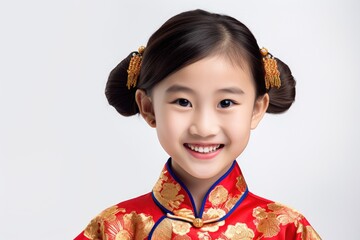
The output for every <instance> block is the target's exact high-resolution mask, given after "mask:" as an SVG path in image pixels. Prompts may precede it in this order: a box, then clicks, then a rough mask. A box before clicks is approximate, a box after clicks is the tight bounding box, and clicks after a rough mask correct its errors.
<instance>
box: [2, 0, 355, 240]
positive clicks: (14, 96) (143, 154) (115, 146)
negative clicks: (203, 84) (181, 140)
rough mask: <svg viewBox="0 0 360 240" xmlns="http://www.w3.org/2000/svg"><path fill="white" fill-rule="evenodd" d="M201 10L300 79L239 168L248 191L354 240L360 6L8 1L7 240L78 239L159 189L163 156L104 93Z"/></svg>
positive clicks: (346, 2) (333, 235) (346, 1)
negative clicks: (106, 213)
mask: <svg viewBox="0 0 360 240" xmlns="http://www.w3.org/2000/svg"><path fill="white" fill-rule="evenodd" d="M5 2H6V3H5ZM194 8H203V9H205V10H209V11H213V12H218V13H225V14H228V15H231V16H233V17H236V18H237V19H239V20H240V21H242V22H244V23H245V24H246V25H247V26H248V27H249V28H250V29H251V30H252V32H253V33H254V34H255V36H256V38H257V40H258V42H259V44H260V46H266V47H267V48H268V49H269V50H270V51H271V52H272V53H273V54H274V55H275V56H277V57H279V58H280V59H282V60H283V61H285V62H286V63H287V64H288V65H289V66H290V67H291V69H292V71H293V74H294V76H295V77H296V79H297V81H298V82H297V83H298V84H297V99H296V102H295V104H294V106H293V107H292V108H291V109H290V111H289V112H287V113H286V114H282V115H278V116H271V115H267V116H266V117H265V119H264V120H263V121H262V123H261V124H260V126H259V127H258V129H257V130H255V131H254V132H253V134H252V138H251V140H250V143H249V145H248V147H247V149H246V151H245V152H244V153H243V154H242V155H241V156H240V157H239V158H238V160H239V163H240V165H241V167H242V169H243V171H244V173H245V176H246V179H247V183H248V185H249V188H250V190H251V191H252V192H254V193H256V194H258V195H260V196H263V197H266V198H269V199H272V200H276V201H279V202H282V203H285V204H287V205H290V206H292V207H295V208H296V209H298V210H299V211H301V212H302V213H303V214H304V215H305V216H306V217H307V219H308V220H309V221H310V222H311V224H312V225H313V226H314V228H315V229H316V230H317V231H318V232H319V234H320V235H321V236H322V237H323V239H356V238H357V237H356V236H358V235H359V234H358V223H359V218H358V216H359V215H360V205H359V203H360V192H359V189H360V188H359V186H358V185H359V183H360V177H359V176H360V174H359V171H360V167H359V161H360V153H359V148H360V144H359V143H360V130H359V124H360V117H359V116H360V107H359V100H358V98H357V95H358V93H359V89H360V79H359V74H360V72H359V69H360V67H359V66H360V60H359V59H360V26H359V25H360V14H359V11H360V2H359V1H356V0H337V1H335V0H330V1H325V0H322V1H310V0H308V1H304V0H302V1H300V0H299V1H290V0H288V1H285V0H284V1H279V0H272V1H265V0H264V1H224V0H223V1H215V0H208V1H190V0H186V1H185V0H182V1H160V0H158V1H155V0H152V1H134V0H128V1H120V0H118V1H115V0H102V1H100V0H99V1H94V0H62V1H41V0H34V1H2V2H1V3H0V32H1V37H0V69H1V70H0V194H1V195H0V239H4V240H5V239H6V240H12V239H72V238H74V237H75V236H76V235H77V234H79V233H80V232H81V231H82V230H83V228H84V227H85V226H86V225H87V223H88V222H89V221H90V219H92V218H93V217H94V216H95V215H96V214H97V213H99V212H100V211H101V210H103V209H104V208H106V207H109V206H111V205H113V204H116V203H118V202H120V201H123V200H126V199H129V198H132V197H135V196H138V195H140V194H143V193H146V192H149V191H150V190H151V188H152V186H153V184H154V183H155V181H156V179H157V177H158V175H159V173H160V170H161V168H162V166H163V164H164V163H165V161H166V160H167V155H166V154H165V153H164V152H163V150H162V149H161V147H160V145H159V144H158V142H157V138H156V134H155V130H153V129H151V128H149V127H148V126H147V125H146V124H145V122H144V121H143V120H142V119H141V118H140V117H137V116H135V117H130V118H125V117H121V116H120V115H119V114H117V113H116V111H115V110H114V109H113V108H112V107H110V106H109V105H108V104H107V101H106V98H105V96H104V87H105V83H106V80H107V76H108V74H109V72H110V70H111V69H112V68H113V67H115V65H116V64H117V63H118V62H120V61H121V60H122V59H123V58H124V57H125V56H126V55H127V54H128V53H130V51H133V50H136V49H137V48H138V46H140V45H143V44H146V42H147V40H148V38H149V36H150V35H151V34H152V33H153V32H154V31H155V30H156V29H157V28H158V27H160V25H161V24H162V23H163V22H164V21H165V20H167V19H168V18H169V17H171V16H173V15H175V14H177V13H179V12H181V11H185V10H191V9H194Z"/></svg>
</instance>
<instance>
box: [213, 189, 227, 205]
mask: <svg viewBox="0 0 360 240" xmlns="http://www.w3.org/2000/svg"><path fill="white" fill-rule="evenodd" d="M228 194H229V193H228V190H227V189H226V188H224V187H223V186H221V185H220V186H216V187H215V188H214V189H213V190H212V191H211V192H210V194H209V201H210V202H211V203H212V204H213V205H215V206H218V205H220V204H222V203H224V202H225V201H226V199H227V197H228Z"/></svg>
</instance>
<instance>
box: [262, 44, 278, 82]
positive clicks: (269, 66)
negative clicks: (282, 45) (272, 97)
mask: <svg viewBox="0 0 360 240" xmlns="http://www.w3.org/2000/svg"><path fill="white" fill-rule="evenodd" d="M260 52H261V55H262V59H263V62H264V69H265V86H266V89H269V88H270V87H276V88H280V86H281V80H280V72H279V69H278V67H277V62H276V59H275V58H274V56H273V55H271V54H270V53H269V51H268V50H267V49H266V48H261V49H260Z"/></svg>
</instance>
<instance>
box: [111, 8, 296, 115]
mask: <svg viewBox="0 0 360 240" xmlns="http://www.w3.org/2000/svg"><path fill="white" fill-rule="evenodd" d="M216 54H222V55H226V56H227V57H229V58H230V59H231V61H232V62H235V64H238V65H240V66H243V65H245V64H247V66H248V67H249V69H250V72H251V74H252V77H253V79H254V82H255V89H256V96H257V97H258V96H262V95H264V94H265V93H267V92H268V93H269V96H270V103H269V107H268V109H267V112H268V113H282V112H285V111H286V110H288V109H289V108H290V106H291V105H292V103H293V102H294V99H295V83H296V82H295V80H294V77H293V76H292V74H291V71H290V69H289V67H288V66H287V65H286V64H285V63H283V62H282V61H281V60H279V59H278V58H276V60H277V64H278V69H279V71H280V79H281V87H280V88H279V89H277V88H271V89H270V90H269V91H268V90H267V89H266V87H265V78H264V76H265V73H264V66H263V62H262V55H261V53H260V49H259V46H258V44H257V41H256V39H255V37H254V35H253V34H252V33H251V31H250V30H249V29H248V28H247V27H246V26H245V25H244V24H242V23H241V22H239V21H238V20H236V19H235V18H232V17H230V16H226V15H220V14H215V13H209V12H206V11H204V10H193V11H187V12H183V13H180V14H178V15H176V16H174V17H172V18H170V19H169V20H168V21H166V22H165V23H164V24H163V25H162V26H161V27H160V28H159V29H158V30H157V31H156V32H155V33H154V34H153V35H152V36H151V37H150V39H149V41H148V43H147V45H146V50H145V52H144V55H143V60H142V66H141V71H140V76H139V79H138V83H137V88H138V89H143V90H145V91H146V92H147V93H148V94H149V93H151V90H152V88H153V87H154V86H155V85H156V84H157V83H159V82H161V81H162V80H163V79H165V78H166V77H167V76H169V75H170V74H172V73H174V72H176V71H178V70H180V69H181V68H183V67H185V66H188V65H190V64H191V63H194V62H196V61H199V60H201V59H203V58H205V57H208V56H210V55H216ZM131 56H132V53H131V54H129V56H128V57H126V58H125V59H124V60H123V61H122V62H120V63H119V64H118V65H117V66H116V67H115V68H114V69H113V70H112V71H111V73H110V76H109V79H108V82H107V84H106V89H105V94H106V97H107V99H108V101H109V103H110V104H111V105H112V106H114V107H115V109H116V110H117V111H118V112H119V113H120V114H122V115H124V116H131V115H134V114H136V113H139V109H138V107H137V104H136V102H135V92H136V89H137V88H132V89H130V90H129V89H128V88H127V86H126V82H127V68H128V66H129V62H130V58H131Z"/></svg>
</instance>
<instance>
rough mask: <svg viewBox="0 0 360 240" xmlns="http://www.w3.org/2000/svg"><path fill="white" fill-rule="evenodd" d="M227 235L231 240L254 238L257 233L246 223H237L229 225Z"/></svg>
mask: <svg viewBox="0 0 360 240" xmlns="http://www.w3.org/2000/svg"><path fill="white" fill-rule="evenodd" d="M225 236H226V237H227V238H228V239H231V240H252V239H253V238H254V236H255V235H254V232H253V231H252V230H251V229H250V228H248V227H247V225H246V224H245V223H236V224H235V226H234V225H229V226H228V228H227V229H226V231H225Z"/></svg>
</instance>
